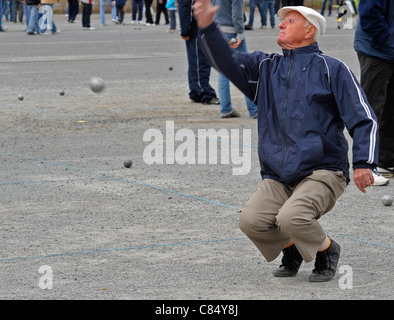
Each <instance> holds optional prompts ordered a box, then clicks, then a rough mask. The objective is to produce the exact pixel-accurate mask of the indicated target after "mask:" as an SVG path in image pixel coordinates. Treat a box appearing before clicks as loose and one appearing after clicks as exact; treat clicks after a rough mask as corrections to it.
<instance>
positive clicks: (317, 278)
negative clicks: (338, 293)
mask: <svg viewBox="0 0 394 320" xmlns="http://www.w3.org/2000/svg"><path fill="white" fill-rule="evenodd" d="M330 240H331V244H330V246H329V247H328V248H327V249H326V250H324V251H321V252H318V253H317V254H316V260H315V269H313V271H312V274H311V275H310V276H309V281H311V282H325V281H329V280H331V279H332V278H333V277H334V275H335V273H336V271H337V265H338V261H339V254H340V252H341V247H340V246H339V244H338V243H336V242H335V241H334V240H332V239H330Z"/></svg>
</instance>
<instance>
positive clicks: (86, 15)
mask: <svg viewBox="0 0 394 320" xmlns="http://www.w3.org/2000/svg"><path fill="white" fill-rule="evenodd" d="M91 15H92V5H91V4H88V3H83V2H82V27H85V28H90V16H91Z"/></svg>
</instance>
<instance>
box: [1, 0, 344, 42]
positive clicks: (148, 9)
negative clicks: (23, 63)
mask: <svg viewBox="0 0 394 320" xmlns="http://www.w3.org/2000/svg"><path fill="white" fill-rule="evenodd" d="M65 1H66V0H65ZM67 1H68V6H67V9H66V12H65V15H66V17H67V19H68V22H69V23H76V18H77V15H78V14H81V15H82V18H81V21H82V27H83V28H84V29H88V30H94V29H95V28H94V27H92V26H91V25H90V16H91V14H92V8H93V5H94V4H95V3H98V6H99V12H100V23H101V25H102V26H107V24H106V21H105V11H106V9H107V8H108V6H109V8H110V13H111V20H112V23H114V24H132V25H134V24H143V25H147V26H153V25H159V24H160V18H161V16H162V15H163V16H164V23H165V24H166V25H169V30H168V31H169V32H175V31H176V21H177V16H176V14H177V10H178V0H130V1H131V20H130V21H129V22H126V20H125V6H126V3H127V2H128V0H67ZM153 1H155V3H156V7H155V9H156V10H155V11H154V10H153V9H152V4H153ZM327 1H328V11H329V15H331V8H332V2H333V0H323V4H322V11H321V13H322V14H324V8H325V6H326V2H327ZM55 2H56V0H41V1H40V0H0V4H1V6H0V13H1V17H2V19H1V20H0V32H1V31H3V32H4V31H5V30H6V28H5V27H4V28H3V27H2V23H1V22H2V21H3V22H4V21H6V22H14V23H18V22H19V23H24V22H23V18H24V17H25V23H26V30H27V33H28V34H29V35H35V34H45V30H44V29H43V28H40V27H39V25H38V21H39V19H40V18H41V17H42V16H44V19H46V20H45V21H44V24H45V25H48V24H49V25H50V28H48V29H49V30H51V32H52V34H57V33H58V32H59V30H58V29H57V28H56V25H55V23H54V21H53V19H52V20H51V19H49V16H48V12H47V11H45V9H43V8H42V9H40V7H41V6H44V5H45V7H46V8H48V7H50V9H48V10H53V6H54V4H55ZM336 2H337V3H338V2H339V0H336ZM248 5H249V16H248V17H246V15H244V20H245V22H246V21H248V22H247V23H245V30H253V22H254V13H255V9H256V7H257V9H258V10H259V13H260V17H261V27H260V28H261V29H265V28H266V27H267V24H268V23H267V21H268V15H269V25H270V26H271V28H275V16H276V13H277V12H278V10H279V8H281V7H284V6H302V5H304V0H249V1H248ZM47 6H48V7H47ZM144 15H145V19H144ZM47 16H48V17H47ZM51 16H52V15H51ZM30 17H32V19H30ZM144 20H145V21H144ZM29 22H30V26H29ZM48 33H49V32H47V33H46V34H48Z"/></svg>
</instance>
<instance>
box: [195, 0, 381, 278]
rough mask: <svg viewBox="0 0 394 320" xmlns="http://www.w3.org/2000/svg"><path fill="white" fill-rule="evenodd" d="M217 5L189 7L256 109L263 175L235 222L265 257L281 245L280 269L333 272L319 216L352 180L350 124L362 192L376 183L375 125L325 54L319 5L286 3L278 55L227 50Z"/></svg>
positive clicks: (218, 63) (357, 89)
mask: <svg viewBox="0 0 394 320" xmlns="http://www.w3.org/2000/svg"><path fill="white" fill-rule="evenodd" d="M217 10H218V7H215V6H212V4H211V3H210V0H196V1H195V5H194V15H195V17H196V19H197V21H198V25H199V28H200V31H201V40H202V42H203V44H204V47H205V50H206V54H207V56H208V57H209V58H210V60H211V63H212V64H213V66H214V67H215V68H216V69H217V70H218V71H219V72H221V73H223V74H224V75H225V76H226V77H228V78H229V79H230V80H231V81H232V82H233V83H234V84H235V85H236V86H237V87H238V88H239V89H240V90H241V91H242V92H243V93H244V94H245V95H247V96H248V97H249V98H250V99H251V100H252V101H253V102H255V103H256V104H257V107H258V138H259V143H258V147H259V149H258V155H259V160H260V167H261V170H260V172H261V177H262V182H261V183H260V185H259V187H258V189H257V191H256V192H255V193H254V194H253V195H252V197H251V198H250V200H249V201H248V202H247V203H246V205H245V206H244V208H243V209H242V210H241V214H240V220H239V224H240V228H241V230H242V231H243V232H244V233H245V234H246V235H247V236H248V237H249V238H250V240H251V241H252V242H253V243H254V245H255V246H256V247H257V248H258V249H259V250H260V252H261V253H262V254H263V256H264V257H265V258H266V260H267V261H268V262H270V261H273V260H274V259H276V258H277V257H278V256H279V254H280V253H281V251H283V257H282V264H281V265H280V267H279V269H278V270H276V271H274V275H275V276H278V277H289V276H294V275H296V274H297V272H298V270H299V268H300V265H301V263H302V261H306V262H310V261H313V260H314V259H315V268H314V269H313V272H312V274H311V275H310V276H309V280H310V281H314V282H322V281H328V280H330V279H332V278H333V277H334V275H335V273H336V268H337V263H338V260H339V255H340V246H339V244H338V243H337V242H335V241H334V240H333V239H330V238H329V237H328V236H327V235H326V233H325V232H324V231H323V229H322V227H321V225H320V224H319V223H318V219H319V218H320V217H321V216H322V215H324V214H325V213H327V212H328V211H330V210H331V209H332V208H333V207H334V205H335V202H336V200H337V199H338V197H339V196H340V195H341V194H342V193H343V191H344V189H345V187H346V185H347V183H349V181H350V178H349V176H350V175H349V159H348V143H347V140H346V138H345V136H344V133H343V131H344V128H345V126H346V128H347V130H348V131H349V133H350V135H351V136H352V137H353V169H354V174H353V179H354V181H355V183H356V185H357V187H358V188H359V189H360V191H362V192H366V190H365V188H366V187H369V186H371V185H372V184H373V182H374V178H373V174H372V170H371V169H373V168H375V167H376V164H377V153H378V152H377V151H378V146H377V123H376V117H375V114H374V112H373V111H372V109H371V107H370V105H369V104H368V102H367V99H366V96H365V94H364V92H363V90H362V88H361V86H360V85H359V83H358V82H357V80H356V79H355V77H354V75H353V74H352V72H351V71H350V69H349V68H348V67H347V66H346V65H345V64H344V63H343V62H341V61H339V60H337V59H335V58H332V57H329V56H326V55H324V54H322V52H321V51H320V50H319V48H318V44H317V42H316V40H317V37H318V36H320V35H322V34H323V33H324V31H325V28H326V20H325V19H324V17H323V16H322V15H320V14H319V13H317V12H316V11H315V10H313V9H310V8H307V7H303V6H294V7H284V8H282V9H281V10H279V11H278V15H279V16H280V17H281V18H282V20H283V21H282V23H281V24H280V25H279V29H280V32H279V35H278V37H277V43H278V44H279V46H280V47H281V48H282V51H283V54H282V55H279V54H266V53H263V52H253V53H237V54H233V53H232V52H231V50H230V49H229V48H228V44H227V41H226V40H225V39H224V38H223V36H222V34H221V33H220V31H219V29H218V28H217V26H216V24H215V22H213V17H214V15H215V12H216V11H217Z"/></svg>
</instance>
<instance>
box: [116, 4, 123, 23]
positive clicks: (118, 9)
mask: <svg viewBox="0 0 394 320" xmlns="http://www.w3.org/2000/svg"><path fill="white" fill-rule="evenodd" d="M116 15H117V17H118V22H119V23H123V19H124V5H123V6H118V5H116Z"/></svg>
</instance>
